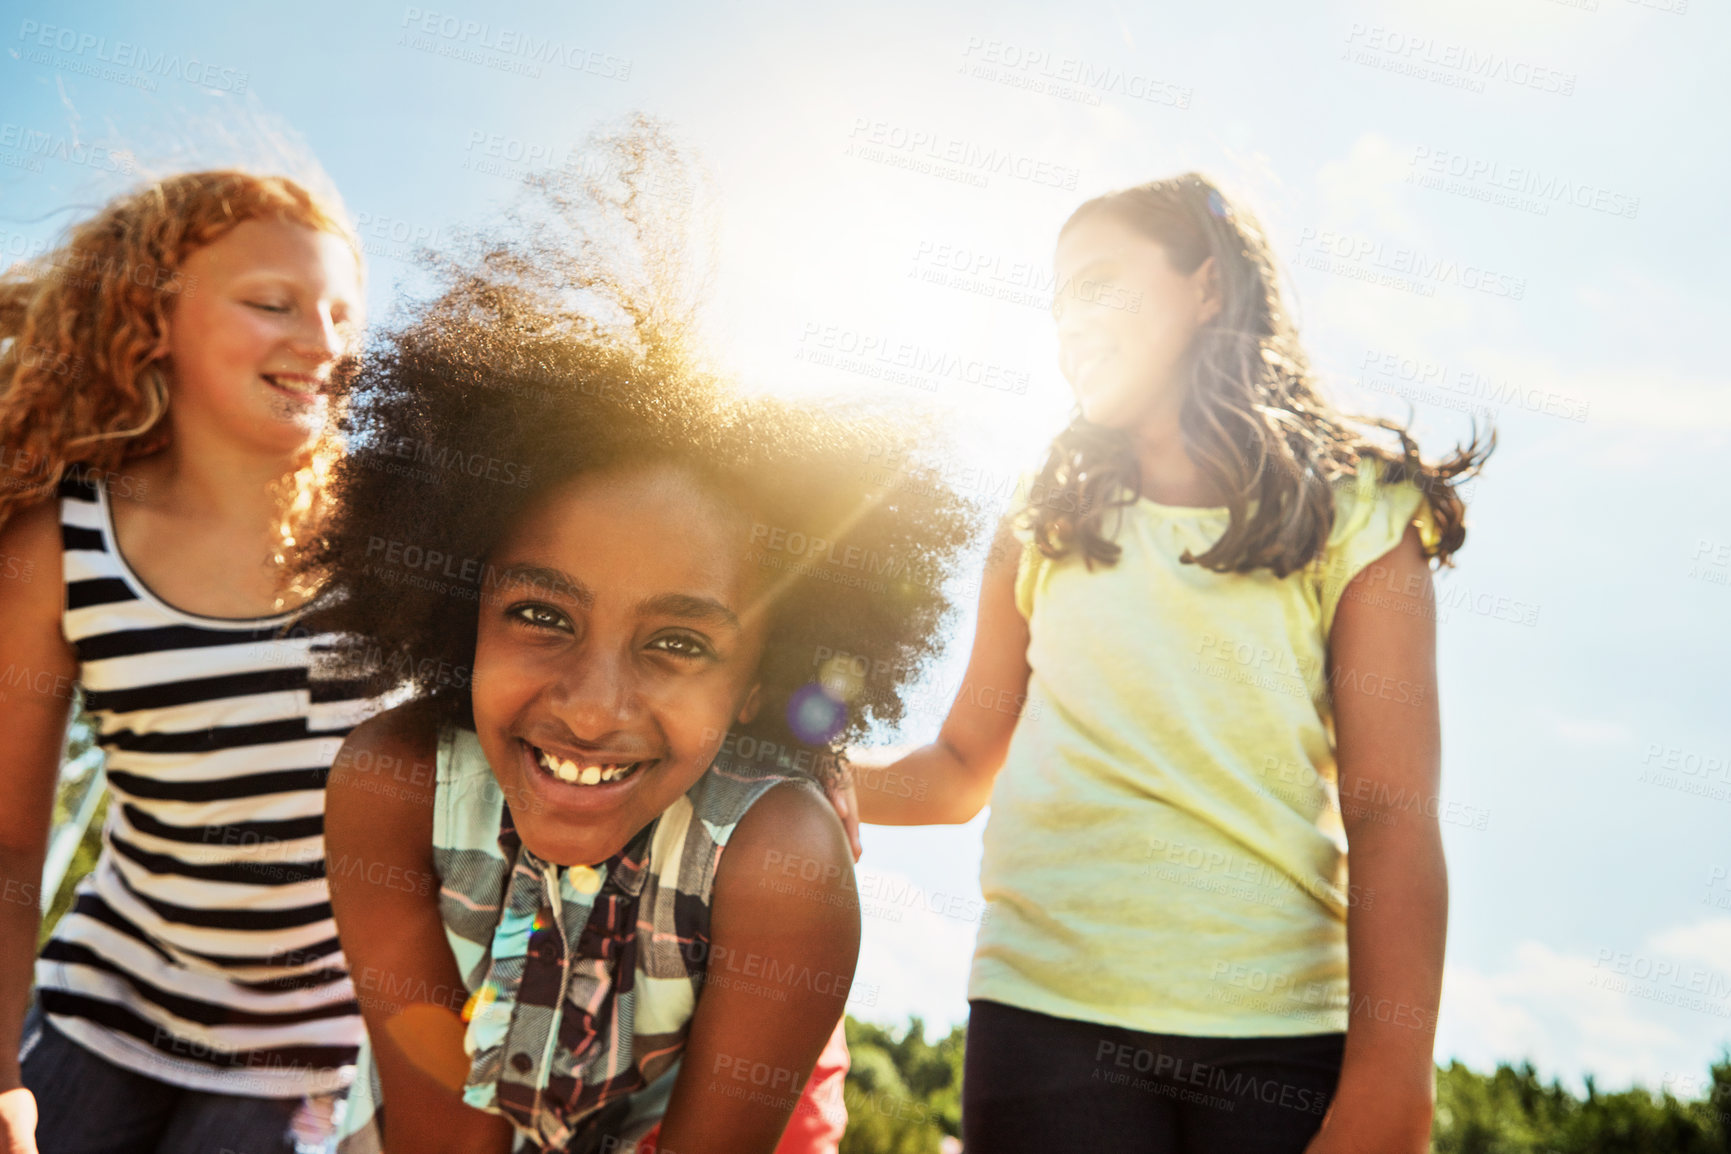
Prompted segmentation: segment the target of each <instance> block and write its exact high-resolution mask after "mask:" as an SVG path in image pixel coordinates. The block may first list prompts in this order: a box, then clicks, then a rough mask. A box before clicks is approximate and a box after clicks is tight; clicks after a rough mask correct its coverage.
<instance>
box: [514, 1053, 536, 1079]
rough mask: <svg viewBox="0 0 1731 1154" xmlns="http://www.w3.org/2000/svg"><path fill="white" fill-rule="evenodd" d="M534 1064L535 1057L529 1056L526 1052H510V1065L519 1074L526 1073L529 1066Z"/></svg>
mask: <svg viewBox="0 0 1731 1154" xmlns="http://www.w3.org/2000/svg"><path fill="white" fill-rule="evenodd" d="M534 1064H535V1059H533V1058H531V1057H530V1056H529V1055H527V1054H512V1055H511V1067H512V1069H514V1070H516V1071H517V1073H519V1074H527V1073H528V1072H529V1069H530V1067H532V1066H533V1065H534Z"/></svg>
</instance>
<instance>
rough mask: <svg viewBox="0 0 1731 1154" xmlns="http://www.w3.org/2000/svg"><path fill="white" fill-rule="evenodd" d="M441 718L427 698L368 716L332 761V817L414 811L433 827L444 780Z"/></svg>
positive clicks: (417, 821)
mask: <svg viewBox="0 0 1731 1154" xmlns="http://www.w3.org/2000/svg"><path fill="white" fill-rule="evenodd" d="M437 766H438V722H437V719H436V718H435V717H434V716H433V714H432V712H431V711H430V710H428V709H427V708H426V706H425V705H424V704H423V703H421V702H408V703H406V704H403V705H398V706H395V707H394V708H391V709H387V710H385V711H384V712H382V713H378V714H375V715H374V716H372V717H369V718H367V719H366V720H365V721H363V722H361V723H360V724H359V725H357V726H355V727H354V728H353V729H352V730H350V731H349V735H348V737H346V738H345V739H344V740H343V746H342V749H340V750H339V751H338V752H337V756H336V758H335V759H334V760H333V761H332V762H331V773H330V780H329V784H328V785H327V787H326V795H325V812H326V817H327V819H330V818H332V817H334V816H336V815H337V814H338V813H342V812H346V811H348V810H351V809H357V810H361V811H364V812H365V813H367V814H369V815H371V816H373V817H375V818H385V817H386V815H389V814H412V815H414V816H413V817H411V818H410V819H409V820H410V821H411V823H412V824H413V825H415V826H416V827H417V828H419V827H420V826H422V825H425V826H426V828H427V829H429V830H430V829H431V822H432V819H431V817H430V814H431V812H432V808H433V797H434V790H435V787H436V784H437V780H438V772H437Z"/></svg>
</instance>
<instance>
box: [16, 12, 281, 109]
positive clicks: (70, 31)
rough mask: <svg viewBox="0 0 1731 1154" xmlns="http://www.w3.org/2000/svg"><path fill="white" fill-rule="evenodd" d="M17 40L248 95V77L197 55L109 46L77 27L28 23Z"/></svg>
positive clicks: (126, 44)
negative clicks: (207, 61)
mask: <svg viewBox="0 0 1731 1154" xmlns="http://www.w3.org/2000/svg"><path fill="white" fill-rule="evenodd" d="M18 39H19V40H22V41H24V42H25V43H26V44H28V45H30V46H31V47H35V48H52V49H54V50H55V51H57V52H65V53H68V54H70V55H73V56H88V57H90V58H92V59H95V60H99V61H101V62H102V63H104V64H112V65H115V66H116V67H119V68H132V69H136V70H137V71H139V72H142V73H144V74H145V75H147V76H167V77H173V78H174V79H176V80H184V81H186V82H187V83H189V84H198V85H202V86H203V87H205V88H215V89H217V90H219V91H222V92H245V91H246V85H247V79H248V74H247V73H245V72H239V71H237V70H235V69H233V68H223V67H221V66H219V65H216V64H209V63H206V62H205V61H202V60H200V59H199V58H198V57H196V56H185V57H183V56H182V55H181V54H180V53H178V52H168V51H154V50H152V49H150V48H147V47H145V46H144V45H142V44H133V43H131V42H130V41H126V40H116V41H114V42H113V43H110V42H109V40H108V37H106V36H97V35H96V34H94V33H91V32H80V31H78V29H76V28H62V27H60V26H58V25H54V24H42V23H39V22H37V21H35V20H25V21H23V22H22V23H21V24H20V25H19V27H18Z"/></svg>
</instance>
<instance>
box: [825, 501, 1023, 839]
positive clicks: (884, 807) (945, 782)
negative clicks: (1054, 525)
mask: <svg viewBox="0 0 1731 1154" xmlns="http://www.w3.org/2000/svg"><path fill="white" fill-rule="evenodd" d="M1020 555H1021V544H1020V542H1018V541H1017V540H1016V539H1015V538H1014V537H1012V536H1011V535H1010V533H1009V531H1008V528H1007V527H1001V528H1000V529H999V531H998V537H997V540H995V541H994V542H993V543H992V551H991V554H990V556H989V557H988V559H987V562H986V571H985V573H984V575H983V576H982V578H981V581H980V615H979V623H978V625H977V626H976V627H975V630H974V649H973V653H972V654H971V655H970V656H969V658H968V672H967V674H966V675H965V676H964V677H963V679H962V686H961V690H960V691H959V692H958V693H957V694H956V700H955V702H954V703H953V704H952V705H951V706H950V712H949V715H948V716H947V717H945V718H944V725H943V728H942V729H941V730H940V731H939V732H938V739H937V740H936V741H934V742H932V743H931V744H930V745H922V746H919V747H917V748H915V749H914V750H913V751H912V752H907V753H905V755H903V751H902V750H900V749H890V750H882V751H877V750H861V751H850V752H849V753H848V763H849V765H850V766H851V768H852V770H853V784H854V790H855V795H856V797H857V803H856V804H857V807H858V813H859V816H860V820H861V821H864V822H869V823H871V824H873V825H952V824H953V825H960V824H962V823H963V822H967V821H971V820H972V819H973V817H974V815H975V814H977V813H979V812H980V810H981V809H982V808H983V807H984V806H985V804H986V800H987V799H988V798H990V797H991V795H992V781H993V780H994V779H995V778H996V777H997V773H998V770H999V769H1001V768H1003V765H1004V754H1005V753H1006V752H1007V751H1008V750H1009V748H1010V735H1011V734H1013V733H1014V732H1015V730H1016V721H1017V719H1018V718H1020V716H1021V706H1022V703H1023V702H1024V701H1025V700H1026V698H1027V693H1028V675H1029V669H1028V622H1027V621H1026V620H1025V619H1024V618H1023V617H1022V614H1021V612H1020V610H1018V609H1017V608H1016V594H1015V582H1016V563H1017V559H1018V558H1019V557H1020Z"/></svg>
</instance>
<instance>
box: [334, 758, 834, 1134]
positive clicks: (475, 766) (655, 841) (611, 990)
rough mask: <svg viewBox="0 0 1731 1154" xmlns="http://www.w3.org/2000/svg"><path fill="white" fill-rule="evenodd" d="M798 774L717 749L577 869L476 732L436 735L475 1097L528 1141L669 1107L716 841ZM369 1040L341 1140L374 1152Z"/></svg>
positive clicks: (449, 909) (441, 861)
mask: <svg viewBox="0 0 1731 1154" xmlns="http://www.w3.org/2000/svg"><path fill="white" fill-rule="evenodd" d="M783 781H800V782H806V783H807V784H812V787H813V788H815V785H814V784H813V783H811V782H810V779H809V778H806V777H803V776H802V775H799V774H790V773H777V772H775V771H773V770H765V769H760V768H758V767H756V766H743V767H742V766H738V765H734V764H730V763H725V762H723V761H720V760H718V761H717V762H716V763H715V764H714V765H712V766H711V767H710V768H709V770H708V772H706V773H705V774H704V775H703V776H702V777H701V778H699V779H698V781H697V783H696V784H695V785H693V786H692V787H691V789H690V790H688V791H687V792H686V794H685V795H684V796H683V797H681V798H680V799H679V801H677V802H675V803H674V804H673V805H672V806H671V807H669V808H668V809H667V810H666V812H664V813H663V814H662V815H661V816H660V817H659V818H657V819H656V820H655V821H653V822H651V823H650V824H649V825H648V826H646V827H645V828H644V829H643V830H642V831H641V832H640V833H638V834H637V836H636V837H634V838H633V839H632V840H631V842H630V843H629V844H628V845H627V846H626V847H625V848H624V849H623V850H621V851H620V852H619V853H618V854H615V855H614V856H613V857H612V858H610V859H609V860H608V861H606V862H605V863H603V864H601V865H599V866H596V867H594V868H590V867H586V866H577V867H572V868H570V869H564V868H561V867H559V866H557V865H553V864H551V863H549V862H545V861H543V860H541V859H540V858H538V857H537V856H536V855H535V854H534V853H533V852H532V851H531V850H529V849H528V848H527V847H526V846H524V845H523V844H522V842H521V840H520V839H519V838H518V836H517V831H516V828H515V826H514V824H513V823H512V821H511V815H510V810H509V808H508V807H507V806H506V805H505V804H504V796H503V794H502V793H501V791H500V790H499V787H498V783H497V782H496V780H495V779H494V777H493V773H492V771H491V769H490V768H489V767H488V765H487V760H486V757H485V756H484V755H483V754H482V752H481V746H480V742H479V741H478V739H477V738H476V737H475V735H474V733H472V732H470V731H467V730H461V729H455V730H448V731H447V732H445V733H444V734H443V735H442V736H441V738H440V741H439V756H438V781H437V787H436V789H437V793H436V796H435V800H434V817H433V863H434V868H435V869H436V871H437V872H438V874H439V878H440V882H441V888H440V891H439V912H440V915H441V917H442V919H443V921H444V925H445V936H446V939H447V940H448V941H449V943H450V945H451V950H452V953H453V954H455V955H456V959H457V964H458V967H459V969H460V970H461V972H462V974H463V980H464V983H465V984H466V985H467V986H468V988H469V990H470V991H471V992H472V993H475V994H476V996H475V997H474V998H473V999H472V1000H471V1005H472V1007H473V1013H472V1017H471V1018H470V1021H469V1028H468V1033H467V1036H466V1037H465V1039H464V1046H465V1048H466V1049H467V1050H468V1052H469V1055H470V1068H469V1077H468V1080H467V1083H466V1084H465V1086H464V1089H463V1098H464V1101H466V1102H468V1103H469V1104H470V1105H471V1106H475V1107H477V1108H479V1109H484V1110H488V1111H491V1112H493V1113H498V1114H503V1115H504V1116H505V1117H507V1118H509V1119H510V1120H511V1122H512V1124H513V1125H514V1126H515V1127H516V1128H517V1130H518V1133H519V1134H520V1135H521V1136H522V1137H523V1138H524V1139H525V1141H526V1142H527V1144H528V1148H529V1149H536V1150H542V1151H568V1152H571V1154H589V1152H591V1151H597V1150H600V1149H602V1146H603V1139H604V1138H615V1139H620V1140H623V1141H634V1140H635V1139H637V1138H640V1137H642V1136H643V1135H644V1134H646V1133H647V1132H648V1131H649V1130H650V1129H651V1128H652V1127H653V1126H654V1125H655V1123H656V1122H657V1121H658V1120H659V1119H660V1117H661V1114H662V1113H663V1112H664V1111H665V1109H666V1104H667V1096H668V1094H669V1093H670V1092H671V1088H672V1081H673V1077H674V1075H675V1074H676V1073H677V1063H678V1061H679V1056H680V1054H681V1053H682V1052H683V1051H684V1048H685V1039H686V1034H687V1031H688V1029H689V1027H690V1024H691V1015H692V1013H693V1011H694V1010H695V1009H696V1005H697V995H698V991H699V989H700V988H701V987H702V984H703V980H704V975H705V973H706V970H707V966H708V960H709V902H710V895H711V892H712V890H713V886H714V882H715V869H716V865H717V864H718V862H719V861H720V857H721V851H722V848H723V847H724V846H726V845H727V841H728V838H729V836H730V835H731V834H732V832H733V828H734V826H735V825H736V824H737V823H738V821H739V819H740V818H741V817H743V816H744V815H745V811H746V810H747V809H749V808H750V807H751V805H752V803H753V802H755V801H756V800H757V799H758V798H759V797H761V796H763V794H764V793H766V792H768V791H769V789H771V788H772V787H773V786H775V785H777V784H779V783H781V782H783ZM382 1116H383V1111H382V1103H381V1095H380V1094H379V1088H378V1081H377V1072H376V1067H375V1066H374V1065H373V1062H372V1054H371V1050H370V1047H369V1048H363V1050H362V1052H361V1057H360V1059H359V1073H358V1075H357V1078H356V1088H355V1091H354V1092H353V1093H352V1094H351V1101H350V1106H349V1117H348V1118H347V1119H345V1122H344V1125H343V1130H344V1133H345V1138H344V1140H343V1142H342V1144H341V1145H339V1147H338V1149H339V1150H340V1151H342V1154H369V1152H370V1151H374V1150H377V1149H378V1148H379V1146H378V1137H379V1131H378V1126H379V1124H380V1119H381V1118H382Z"/></svg>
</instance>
